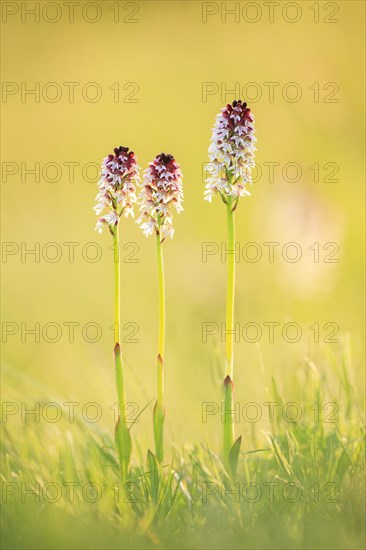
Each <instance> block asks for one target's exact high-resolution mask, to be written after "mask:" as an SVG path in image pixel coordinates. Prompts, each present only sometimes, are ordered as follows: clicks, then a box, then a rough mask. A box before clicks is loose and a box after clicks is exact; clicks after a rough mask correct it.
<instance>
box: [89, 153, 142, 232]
mask: <svg viewBox="0 0 366 550" xmlns="http://www.w3.org/2000/svg"><path fill="white" fill-rule="evenodd" d="M100 175H101V178H100V180H99V182H98V187H99V193H98V195H97V196H96V201H97V204H96V205H95V206H94V210H95V212H96V214H97V215H98V216H99V214H101V213H102V212H103V210H107V212H106V213H105V214H103V216H102V217H101V218H99V219H98V221H97V225H96V229H97V230H98V231H99V233H101V232H102V228H103V225H104V224H107V225H108V226H109V228H110V230H111V231H113V228H114V227H115V226H116V225H118V222H119V218H120V217H121V216H122V215H123V214H124V215H125V216H126V217H127V216H128V215H129V214H131V216H132V217H134V212H133V203H134V202H136V193H135V185H137V184H138V183H139V181H140V176H139V166H138V164H137V159H136V156H135V153H134V152H133V151H129V149H128V147H122V146H121V147H116V148H115V149H114V154H111V155H108V157H106V158H105V159H104V160H103V164H102V171H101V174H100Z"/></svg>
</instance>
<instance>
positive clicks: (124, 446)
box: [113, 225, 131, 479]
mask: <svg viewBox="0 0 366 550" xmlns="http://www.w3.org/2000/svg"><path fill="white" fill-rule="evenodd" d="M113 252H114V362H115V369H116V384H117V399H118V405H119V418H118V422H117V425H116V434H115V435H116V444H117V450H118V455H119V460H120V465H121V471H122V478H123V479H126V477H127V474H128V469H129V463H130V457H131V436H130V432H129V430H128V428H127V425H126V422H125V418H124V414H125V408H126V397H125V387H124V376H123V359H122V351H121V344H120V339H121V338H120V336H121V328H120V326H121V285H120V250H119V234H118V225H117V226H116V227H115V229H114V233H113Z"/></svg>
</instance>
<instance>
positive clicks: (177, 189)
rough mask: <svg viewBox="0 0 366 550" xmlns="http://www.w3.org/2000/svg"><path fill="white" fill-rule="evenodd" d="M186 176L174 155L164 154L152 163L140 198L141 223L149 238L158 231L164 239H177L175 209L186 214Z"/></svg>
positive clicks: (145, 175) (145, 176)
mask: <svg viewBox="0 0 366 550" xmlns="http://www.w3.org/2000/svg"><path fill="white" fill-rule="evenodd" d="M182 177H183V175H182V172H181V169H180V166H179V164H178V163H177V162H176V161H175V159H174V157H173V155H166V154H164V153H161V154H160V155H158V156H157V157H155V159H154V160H153V161H152V162H150V164H149V167H148V168H147V170H146V171H145V173H144V183H143V187H142V190H141V193H140V196H139V203H140V204H141V208H140V212H141V215H140V217H139V219H138V220H137V223H139V224H140V225H141V229H142V230H143V232H144V234H145V235H146V237H148V236H149V235H151V234H152V233H153V232H154V231H155V232H156V233H157V234H159V235H160V236H161V240H164V239H165V238H166V237H173V234H174V228H173V221H172V218H173V215H172V206H173V205H174V207H175V209H176V211H177V212H181V211H182V210H183V207H182V201H183V186H182Z"/></svg>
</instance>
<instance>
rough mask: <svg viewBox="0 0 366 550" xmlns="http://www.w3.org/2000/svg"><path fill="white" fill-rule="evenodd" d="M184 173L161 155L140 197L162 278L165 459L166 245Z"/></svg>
mask: <svg viewBox="0 0 366 550" xmlns="http://www.w3.org/2000/svg"><path fill="white" fill-rule="evenodd" d="M182 177H183V175H182V172H181V169H180V166H179V164H178V163H177V162H176V160H175V159H174V157H173V155H166V154H164V153H161V154H160V155H158V156H157V157H155V159H154V160H153V161H152V162H150V164H149V166H148V168H147V170H146V171H145V173H144V182H143V186H142V189H141V193H140V195H139V198H138V202H139V204H140V212H141V215H140V217H139V218H138V220H137V223H139V224H140V226H141V229H142V230H143V232H144V234H145V235H146V236H147V237H148V236H149V235H152V234H153V233H155V235H156V246H157V257H158V278H159V339H158V357H157V371H158V373H157V374H158V379H157V401H156V403H155V407H154V417H153V425H154V440H155V453H156V458H157V459H158V461H159V462H160V463H161V462H163V459H164V419H165V409H164V402H163V396H164V373H163V365H164V347H165V283H164V262H163V249H162V244H163V241H164V240H165V239H166V237H171V238H172V237H173V234H174V228H173V211H174V209H175V210H176V211H177V212H181V211H182V210H183V207H182V202H183V186H182Z"/></svg>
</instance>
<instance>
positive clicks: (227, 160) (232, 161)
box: [205, 100, 256, 203]
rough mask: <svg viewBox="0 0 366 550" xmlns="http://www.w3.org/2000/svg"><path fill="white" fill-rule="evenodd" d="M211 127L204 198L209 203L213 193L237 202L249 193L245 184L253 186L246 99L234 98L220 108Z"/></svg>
mask: <svg viewBox="0 0 366 550" xmlns="http://www.w3.org/2000/svg"><path fill="white" fill-rule="evenodd" d="M212 130H213V131H212V138H211V144H210V147H209V157H210V163H209V165H208V167H207V171H208V172H209V173H210V176H209V178H208V180H207V185H206V188H205V200H208V201H209V202H211V201H212V197H213V196H214V195H220V196H221V198H222V200H223V201H224V202H225V203H227V202H228V200H227V199H228V197H234V199H231V200H235V202H236V203H237V201H238V200H239V198H240V197H242V196H244V195H250V193H249V191H248V189H247V185H248V184H250V185H252V175H251V170H252V168H253V167H254V166H255V162H254V151H256V147H255V143H256V137H255V136H254V132H255V130H254V116H253V114H252V113H251V110H250V109H249V108H248V107H247V104H246V103H245V102H244V103H243V102H242V101H241V100H239V101H233V103H232V104H228V105H226V107H224V108H223V109H221V112H220V113H219V114H218V115H217V116H216V122H215V125H214V127H213V129H212Z"/></svg>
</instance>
